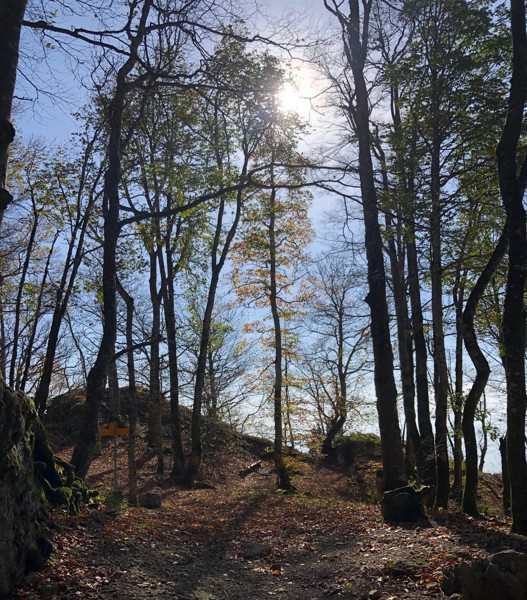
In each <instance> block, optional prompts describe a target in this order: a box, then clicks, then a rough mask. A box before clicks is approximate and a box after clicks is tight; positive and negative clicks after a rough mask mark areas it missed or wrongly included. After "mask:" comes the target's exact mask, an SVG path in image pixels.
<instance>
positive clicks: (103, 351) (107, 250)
mask: <svg viewBox="0 0 527 600" xmlns="http://www.w3.org/2000/svg"><path fill="white" fill-rule="evenodd" d="M151 6H152V0H145V1H144V3H143V7H142V12H141V17H140V22H139V24H138V28H137V34H136V35H133V36H131V38H130V39H131V41H130V56H129V58H128V59H127V60H126V61H125V63H124V64H123V65H122V66H121V68H120V69H119V71H118V72H117V78H116V84H115V90H114V95H113V98H112V101H111V103H110V109H109V118H108V124H109V131H110V137H109V141H108V169H107V171H106V174H105V179H104V199H103V202H104V208H105V210H104V228H103V230H104V238H103V273H102V288H103V333H102V338H101V342H100V345H99V351H98V354H97V358H96V360H95V363H94V365H93V367H92V368H91V370H90V372H89V373H88V379H87V381H86V404H85V409H84V424H83V428H82V429H81V431H80V434H79V438H78V440H77V444H76V446H75V449H74V451H73V455H72V458H71V463H72V464H73V466H74V467H75V471H76V473H77V475H78V476H79V477H82V478H83V477H85V476H86V474H87V472H88V469H89V467H90V464H91V462H92V460H93V457H94V450H95V447H96V441H97V430H98V425H99V409H100V403H101V398H102V396H103V393H104V384H105V381H106V376H107V374H108V368H109V366H110V361H111V360H112V358H113V354H114V348H115V340H116V336H117V294H116V271H117V263H116V249H117V240H118V237H119V230H120V228H119V183H120V180H121V138H122V135H121V134H122V121H123V111H124V106H125V100H126V95H127V91H128V89H129V88H128V82H127V79H128V76H129V74H130V73H131V72H132V70H133V68H134V67H135V65H136V63H137V60H138V57H137V50H138V48H139V45H140V43H141V42H142V40H143V37H144V34H145V27H146V21H147V19H148V14H149V12H150V8H151Z"/></svg>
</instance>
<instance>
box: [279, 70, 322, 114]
mask: <svg viewBox="0 0 527 600" xmlns="http://www.w3.org/2000/svg"><path fill="white" fill-rule="evenodd" d="M314 95H315V92H314V88H313V84H312V77H311V75H310V73H309V72H308V71H307V69H304V68H298V69H295V72H294V74H293V76H292V77H291V80H290V81H287V82H286V83H284V85H283V86H282V87H281V88H280V91H279V92H278V105H279V106H280V110H282V111H283V112H285V113H291V114H296V115H298V116H299V117H300V118H302V119H303V120H305V121H307V122H309V120H310V115H311V109H312V98H313V96H314Z"/></svg>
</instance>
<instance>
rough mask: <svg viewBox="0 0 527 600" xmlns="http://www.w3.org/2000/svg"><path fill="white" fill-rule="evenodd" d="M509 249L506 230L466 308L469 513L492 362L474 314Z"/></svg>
mask: <svg viewBox="0 0 527 600" xmlns="http://www.w3.org/2000/svg"><path fill="white" fill-rule="evenodd" d="M506 250H507V235H506V232H505V231H504V232H503V233H502V234H501V236H500V239H499V241H498V244H497V245H496V248H495V249H494V252H493V253H492V256H491V257H490V259H489V262H488V263H487V265H486V266H485V269H484V270H483V272H482V273H481V275H480V276H479V277H478V280H477V281H476V283H475V284H474V287H473V288H472V291H471V292H470V295H469V297H468V299H467V303H466V305H465V310H464V311H463V339H464V341H465V348H466V349H467V352H468V354H469V356H470V359H471V360H472V362H473V364H474V367H475V369H476V377H475V379H474V382H473V384H472V387H471V388H470V391H469V393H468V395H467V398H466V400H465V408H464V410H463V438H464V440H465V462H466V475H465V489H464V493H463V511H464V512H466V513H467V514H469V515H478V514H479V510H478V505H477V491H478V447H477V441H476V431H475V428H474V420H475V417H476V409H477V407H478V403H479V401H480V399H481V396H482V394H483V392H484V391H485V387H486V385H487V381H488V379H489V375H490V366H489V363H488V361H487V359H486V358H485V355H484V354H483V352H482V351H481V349H480V347H479V344H478V340H477V337H476V331H475V328H474V318H475V315H476V310H477V308H478V304H479V301H480V300H481V298H482V296H483V293H484V292H485V289H486V287H487V285H488V283H489V281H490V279H491V277H492V275H493V274H494V273H495V271H496V269H497V268H498V266H499V264H500V262H501V260H502V259H503V257H504V255H505V252H506Z"/></svg>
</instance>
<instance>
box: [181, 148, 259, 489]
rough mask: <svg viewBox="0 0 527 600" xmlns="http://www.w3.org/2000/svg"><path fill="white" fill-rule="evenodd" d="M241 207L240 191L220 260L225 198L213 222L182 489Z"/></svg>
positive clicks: (197, 459) (189, 476)
mask: <svg viewBox="0 0 527 600" xmlns="http://www.w3.org/2000/svg"><path fill="white" fill-rule="evenodd" d="M247 165H248V157H245V162H244V164H243V167H242V171H241V175H240V179H241V180H244V179H245V177H246V175H247ZM242 203H243V191H242V190H241V189H240V190H238V192H237V195H236V210H235V214H234V218H233V220H232V223H231V225H230V227H229V230H228V232H227V235H226V236H225V238H224V239H225V241H224V242H223V247H222V248H221V251H220V254H219V257H218V252H219V249H220V243H221V240H222V237H223V219H224V217H225V198H223V197H222V198H221V199H220V204H219V207H218V215H217V221H216V231H215V234H214V240H213V243H212V250H211V264H212V269H211V280H210V284H209V291H208V295H207V305H206V307H205V314H204V316H203V323H202V329H201V339H200V348H199V354H198V364H197V366H196V382H195V384H194V403H193V407H192V426H191V434H192V449H191V452H190V456H189V457H188V461H187V465H186V470H185V475H184V476H183V478H182V482H183V483H184V484H185V485H188V486H189V487H191V486H192V485H193V484H194V480H195V478H196V475H197V473H198V469H199V467H200V465H201V454H202V445H201V405H202V400H203V389H204V387H205V373H206V371H207V353H208V349H209V341H210V332H211V327H212V311H213V309H214V302H215V300H216V291H217V289H218V283H219V278H220V274H221V271H222V269H223V267H224V265H225V261H226V260H227V256H228V254H229V251H230V248H231V245H232V241H233V239H234V236H235V234H236V230H237V229H238V223H239V222H240V216H241V210H242Z"/></svg>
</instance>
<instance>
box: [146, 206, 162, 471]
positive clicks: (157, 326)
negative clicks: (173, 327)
mask: <svg viewBox="0 0 527 600" xmlns="http://www.w3.org/2000/svg"><path fill="white" fill-rule="evenodd" d="M156 208H157V207H156ZM153 229H154V227H153ZM155 229H157V228H155ZM155 229H154V231H153V232H152V238H153V240H154V241H153V244H154V247H153V248H152V249H151V250H150V278H149V288H150V302H151V304H152V329H151V336H150V338H151V351H150V376H149V384H150V390H149V394H148V403H149V406H148V443H149V444H150V445H151V446H153V447H154V449H155V452H156V457H157V472H158V473H163V472H164V470H165V460H164V455H163V425H162V415H161V376H160V362H159V361H160V358H159V348H160V337H161V294H160V293H159V291H158V289H157V264H158V256H157V255H158V251H159V250H158V249H157V248H156V247H155V244H156V242H155V239H157V236H156V231H155Z"/></svg>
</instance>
